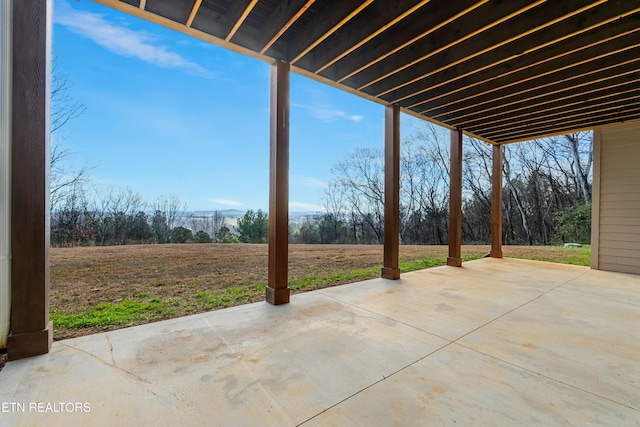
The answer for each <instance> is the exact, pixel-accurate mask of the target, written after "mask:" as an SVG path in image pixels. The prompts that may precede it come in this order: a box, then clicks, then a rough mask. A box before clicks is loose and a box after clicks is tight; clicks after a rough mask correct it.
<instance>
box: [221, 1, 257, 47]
mask: <svg viewBox="0 0 640 427" xmlns="http://www.w3.org/2000/svg"><path fill="white" fill-rule="evenodd" d="M256 3H258V0H242V1H233V2H231V7H230V8H229V11H228V12H227V16H226V24H227V25H226V27H227V31H226V35H225V36H224V40H225V41H227V42H228V41H230V40H231V39H232V38H233V36H234V35H235V34H236V32H238V30H239V29H240V26H241V25H242V24H243V23H244V21H245V19H247V16H249V14H250V13H251V11H252V10H253V8H254V7H255V5H256Z"/></svg>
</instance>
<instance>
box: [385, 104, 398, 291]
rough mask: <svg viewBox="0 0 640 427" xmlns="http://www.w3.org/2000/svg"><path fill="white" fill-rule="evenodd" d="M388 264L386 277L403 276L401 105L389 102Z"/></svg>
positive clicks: (386, 240) (386, 172)
mask: <svg viewBox="0 0 640 427" xmlns="http://www.w3.org/2000/svg"><path fill="white" fill-rule="evenodd" d="M384 126H385V127H384V264H383V267H382V277H383V278H384V279H392V280H396V279H399V278H400V268H398V253H399V249H400V107H399V106H398V105H389V106H387V107H386V108H385V116H384Z"/></svg>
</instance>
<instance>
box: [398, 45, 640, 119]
mask: <svg viewBox="0 0 640 427" xmlns="http://www.w3.org/2000/svg"><path fill="white" fill-rule="evenodd" d="M582 52H584V51H579V53H582ZM574 58H575V60H567V62H568V64H567V62H564V64H566V65H556V64H558V63H557V62H556V61H549V62H546V63H544V64H542V65H541V66H540V67H527V68H525V69H523V70H522V71H523V72H520V73H512V74H508V75H506V76H505V77H504V78H501V79H499V80H497V79H496V80H493V81H492V82H493V84H481V83H479V84H478V85H474V86H473V87H471V88H469V87H467V88H465V87H462V88H460V90H457V91H456V92H454V93H451V94H447V93H445V94H441V95H439V96H437V98H438V99H439V100H440V101H439V103H438V108H437V109H432V110H423V111H421V112H423V113H426V112H428V111H429V112H431V113H432V114H436V113H437V112H438V111H439V110H443V111H449V112H455V111H461V110H464V109H465V108H466V107H467V106H468V105H479V104H482V103H484V102H486V101H487V100H489V99H506V98H507V97H508V96H509V95H511V94H517V93H521V92H523V91H525V90H527V89H526V88H529V87H531V86H532V87H534V88H535V87H540V86H543V85H549V84H554V83H556V82H558V81H562V80H571V79H575V78H577V77H580V76H583V75H586V74H589V73H592V72H597V71H598V70H604V69H609V68H612V67H616V66H617V65H618V64H625V63H627V62H628V61H634V60H638V59H640V43H638V44H635V45H632V46H624V47H623V48H621V49H618V50H613V51H611V50H606V51H604V53H599V54H596V55H590V54H588V53H587V54H586V57H585V56H584V55H580V56H577V55H575V56H574ZM580 58H584V59H580ZM566 76H568V77H566ZM535 80H537V82H534V81H535ZM465 89H467V90H465ZM473 89H475V92H472V90H473ZM420 105H424V104H423V103H417V104H414V105H411V106H410V107H418V106H420ZM456 106H457V107H456Z"/></svg>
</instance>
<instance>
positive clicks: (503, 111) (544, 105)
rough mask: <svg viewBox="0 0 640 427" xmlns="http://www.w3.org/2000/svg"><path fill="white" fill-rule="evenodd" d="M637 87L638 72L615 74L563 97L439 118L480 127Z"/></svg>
mask: <svg viewBox="0 0 640 427" xmlns="http://www.w3.org/2000/svg"><path fill="white" fill-rule="evenodd" d="M638 88H640V71H637V72H634V73H631V74H629V75H624V76H617V77H614V78H612V79H609V80H606V81H603V82H598V83H596V84H593V85H591V86H584V87H580V88H574V89H572V90H569V91H567V92H565V93H564V94H563V96H558V95H557V94H556V95H547V96H541V97H539V98H537V99H536V100H535V102H534V101H533V100H531V99H523V100H522V102H520V104H522V105H521V106H520V107H516V106H515V105H511V106H501V107H500V108H495V109H493V110H491V111H485V112H484V114H482V113H478V114H474V115H473V116H467V117H464V118H447V119H442V118H441V119H440V120H442V121H445V122H447V123H451V124H452V125H453V126H456V127H461V128H463V129H466V128H477V127H479V126H487V125H490V124H492V123H497V122H500V121H503V120H506V121H508V120H510V118H514V117H516V115H517V114H516V113H518V114H535V113H537V112H541V111H546V110H549V109H551V108H553V107H555V106H559V105H565V106H568V105H569V104H570V103H572V102H575V101H580V100H582V101H588V100H589V98H588V96H592V97H594V98H598V97H603V96H607V95H610V94H616V93H620V92H623V91H627V90H635V89H638Z"/></svg>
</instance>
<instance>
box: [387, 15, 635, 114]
mask: <svg viewBox="0 0 640 427" xmlns="http://www.w3.org/2000/svg"><path fill="white" fill-rule="evenodd" d="M638 30H639V26H638V14H634V15H631V16H628V17H626V18H622V19H619V20H617V21H615V22H609V23H607V24H605V25H602V26H599V27H597V28H592V29H590V30H589V31H586V32H584V33H582V34H581V35H580V37H572V38H569V39H563V40H562V43H554V44H551V45H548V46H547V47H545V48H544V49H535V50H529V51H522V50H520V49H517V46H512V47H511V48H512V49H513V50H512V51H511V52H510V53H508V52H507V53H505V57H504V58H503V60H502V61H500V62H499V63H498V62H489V63H486V62H485V61H484V58H483V57H477V58H474V59H473V60H471V61H467V62H464V63H462V64H459V65H457V66H455V67H452V68H448V69H446V70H444V71H442V72H440V73H438V74H437V75H434V76H431V78H430V79H429V82H428V84H426V83H425V82H422V81H420V82H416V83H414V84H412V85H409V86H405V87H403V88H402V89H400V90H398V91H394V92H393V93H389V94H387V95H385V96H384V97H382V98H383V99H385V100H387V101H389V100H395V101H396V102H400V103H401V105H405V106H412V108H413V107H415V106H417V105H422V107H423V108H422V109H421V110H419V111H431V109H430V107H431V106H433V108H437V107H438V106H439V105H440V102H438V101H437V99H438V98H437V97H438V94H443V93H446V94H448V93H456V92H459V90H457V88H473V87H476V86H479V85H480V86H481V88H480V90H482V88H487V87H491V88H494V87H499V86H500V85H501V80H500V79H505V78H509V79H516V78H520V75H521V74H525V75H528V73H529V74H530V73H537V72H538V70H543V69H546V70H550V69H553V67H557V68H561V67H564V66H566V65H569V64H571V63H572V62H573V61H576V57H578V58H584V57H588V56H589V55H593V56H598V55H602V54H603V53H606V52H607V51H609V50H610V49H614V48H615V47H618V46H627V45H629V44H635V43H637V40H636V39H635V38H636V37H637V32H638ZM536 46H539V44H536V43H535V42H534V44H533V47H536ZM507 48H508V47H505V50H506V49H507ZM578 61H579V59H578ZM545 67H546V68H545ZM507 81H509V80H507ZM436 89H437V92H436V93H434V92H433V91H434V90H436ZM459 96H460V98H464V95H463V94H460V95H459ZM434 98H435V100H434V101H433V102H431V99H434Z"/></svg>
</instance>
